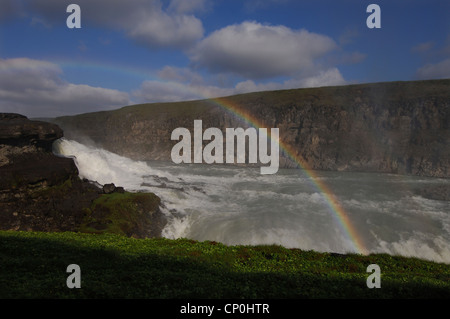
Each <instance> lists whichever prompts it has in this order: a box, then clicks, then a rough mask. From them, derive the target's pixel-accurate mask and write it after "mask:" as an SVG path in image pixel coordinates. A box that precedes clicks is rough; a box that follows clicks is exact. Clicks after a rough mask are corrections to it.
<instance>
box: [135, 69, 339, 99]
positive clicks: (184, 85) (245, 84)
mask: <svg viewBox="0 0 450 319" xmlns="http://www.w3.org/2000/svg"><path fill="white" fill-rule="evenodd" d="M159 75H160V78H161V79H162V80H163V81H145V82H143V83H142V85H141V87H140V88H139V89H137V90H135V91H134V92H133V93H132V95H133V97H134V98H136V99H137V100H138V101H139V102H140V103H152V102H176V101H188V100H197V99H206V98H213V97H221V96H229V95H234V94H241V93H249V92H257V91H273V90H283V89H295V88H302V87H319V86H333V85H344V84H346V83H347V82H346V81H345V79H344V78H343V76H342V74H341V73H340V72H339V70H338V69H337V68H330V69H327V70H321V71H318V72H317V73H313V74H310V75H309V76H305V77H298V78H290V79H288V80H286V81H284V82H265V83H257V82H254V81H253V80H245V81H241V82H238V83H237V84H235V85H234V86H228V87H227V86H220V85H211V84H210V83H211V82H213V83H214V82H220V80H218V79H220V76H219V77H217V79H215V80H216V81H214V79H213V80H212V81H211V80H209V81H206V80H205V79H203V77H202V76H201V75H200V74H198V73H195V72H193V71H191V70H189V69H184V68H174V67H170V66H166V67H164V68H163V69H162V70H161V71H160V72H159ZM217 80H218V81H217Z"/></svg>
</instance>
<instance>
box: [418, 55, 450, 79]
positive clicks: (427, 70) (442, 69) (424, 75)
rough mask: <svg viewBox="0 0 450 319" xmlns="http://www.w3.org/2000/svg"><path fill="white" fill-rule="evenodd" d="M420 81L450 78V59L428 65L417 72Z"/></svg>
mask: <svg viewBox="0 0 450 319" xmlns="http://www.w3.org/2000/svg"><path fill="white" fill-rule="evenodd" d="M416 76H417V78H419V79H424V80H425V79H447V78H450V58H448V59H445V60H443V61H441V62H438V63H434V64H433V63H428V64H426V65H424V66H423V67H421V68H419V69H418V70H417V72H416Z"/></svg>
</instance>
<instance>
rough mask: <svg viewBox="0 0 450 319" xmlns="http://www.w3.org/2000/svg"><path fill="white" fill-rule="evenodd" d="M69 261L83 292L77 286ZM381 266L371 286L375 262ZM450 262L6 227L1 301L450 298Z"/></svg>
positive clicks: (0, 241)
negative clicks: (72, 284) (70, 282)
mask: <svg viewBox="0 0 450 319" xmlns="http://www.w3.org/2000/svg"><path fill="white" fill-rule="evenodd" d="M69 264H78V265H79V266H80V268H81V289H69V288H67V286H66V279H67V277H68V276H69V275H70V274H68V273H66V268H67V266H68V265H69ZM370 264H377V265H379V266H380V268H381V288H379V289H376V288H374V289H369V288H367V286H366V279H367V277H368V276H369V275H370V274H369V273H367V272H366V269H367V266H369V265H370ZM449 297H450V266H449V265H446V264H438V263H433V262H429V261H424V260H419V259H415V258H403V257H394V256H389V255H385V254H380V255H369V256H361V255H356V254H348V255H338V254H329V253H318V252H313V251H302V250H298V249H286V248H283V247H280V246H226V245H223V244H220V243H216V242H209V241H205V242H198V241H193V240H188V239H178V240H169V239H162V238H160V239H134V238H129V237H125V236H121V235H115V234H102V235H99V234H81V233H70V232H67V233H40V232H13V231H0V298H449Z"/></svg>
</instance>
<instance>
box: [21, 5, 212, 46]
mask: <svg viewBox="0 0 450 319" xmlns="http://www.w3.org/2000/svg"><path fill="white" fill-rule="evenodd" d="M26 3H28V10H30V11H31V13H32V16H33V19H34V21H41V22H45V23H55V22H57V23H65V20H63V19H62V18H64V19H65V18H66V14H65V12H66V7H67V5H69V4H70V3H72V1H68V0H67V1H61V0H33V1H30V0H28V1H26ZM76 3H77V4H78V5H79V6H80V8H81V17H82V25H83V26H84V27H89V26H92V25H99V26H102V27H107V28H112V29H115V30H117V29H119V30H121V31H124V32H125V34H126V35H128V36H129V37H130V38H131V39H133V40H135V41H137V42H139V43H141V44H143V45H146V46H149V47H156V48H160V47H173V48H187V47H189V46H192V45H193V44H195V43H196V42H197V41H198V40H200V39H201V38H202V37H203V33H204V30H203V25H202V22H201V21H200V20H199V19H197V18H196V17H195V16H194V15H192V13H193V12H194V11H196V10H199V9H200V8H201V7H202V5H203V3H204V0H184V1H182V2H180V1H175V0H174V1H172V3H171V4H169V8H170V10H164V9H163V6H162V2H161V1H160V0H133V2H132V3H130V2H129V1H123V0H96V1H92V0H77V1H76ZM61 12H62V13H63V14H61ZM39 19H41V20H39ZM42 19H44V20H42Z"/></svg>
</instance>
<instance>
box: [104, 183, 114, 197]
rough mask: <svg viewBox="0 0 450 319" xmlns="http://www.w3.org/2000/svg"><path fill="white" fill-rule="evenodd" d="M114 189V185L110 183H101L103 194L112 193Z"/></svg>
mask: <svg viewBox="0 0 450 319" xmlns="http://www.w3.org/2000/svg"><path fill="white" fill-rule="evenodd" d="M115 190H116V185H114V184H112V183H111V184H105V185H103V193H105V194H111V193H114V191H115Z"/></svg>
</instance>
